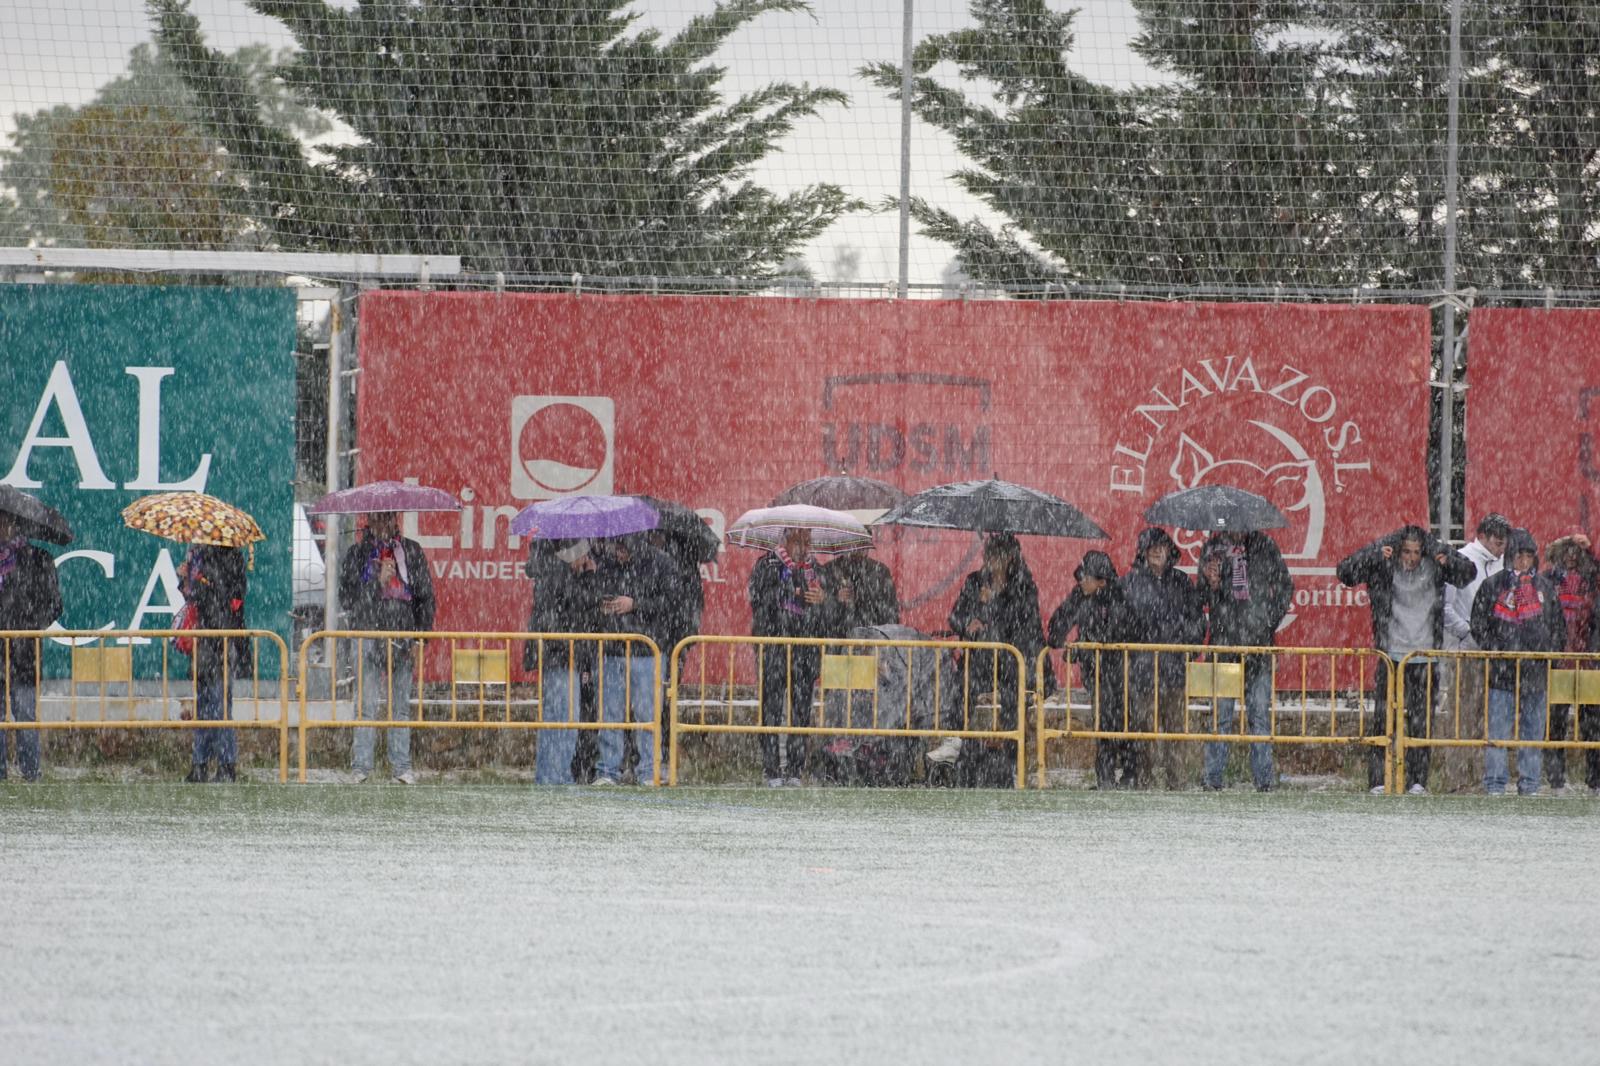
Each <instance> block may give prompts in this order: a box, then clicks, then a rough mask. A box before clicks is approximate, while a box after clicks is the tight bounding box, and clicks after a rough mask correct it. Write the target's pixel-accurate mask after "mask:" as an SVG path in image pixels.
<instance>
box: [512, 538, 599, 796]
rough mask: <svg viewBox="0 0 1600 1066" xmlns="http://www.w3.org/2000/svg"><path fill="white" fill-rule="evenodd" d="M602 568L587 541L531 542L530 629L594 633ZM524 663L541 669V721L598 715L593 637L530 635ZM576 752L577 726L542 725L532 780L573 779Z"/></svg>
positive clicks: (560, 782)
mask: <svg viewBox="0 0 1600 1066" xmlns="http://www.w3.org/2000/svg"><path fill="white" fill-rule="evenodd" d="M598 569H599V567H598V565H597V564H596V563H595V559H594V556H593V555H592V554H590V550H589V542H588V541H587V540H534V541H532V542H531V543H530V544H529V545H528V561H527V562H526V563H525V564H523V573H525V574H526V575H527V576H528V577H530V578H532V579H533V607H532V609H531V610H530V611H529V612H528V632H530V633H593V632H594V631H595V630H596V628H597V625H598V621H599V619H600V617H601V615H600V592H599V584H598V580H597V578H596V576H595V575H596V572H597V570H598ZM522 668H523V669H524V670H527V671H529V672H533V671H537V672H538V674H539V720H540V721H541V722H579V721H593V720H594V711H593V698H594V697H593V690H592V686H591V684H590V682H591V680H592V678H593V675H594V673H595V672H596V669H597V665H596V660H595V645H594V642H593V641H588V640H530V641H528V642H527V643H526V644H524V645H523V646H522ZM577 755H578V730H576V729H541V730H539V739H538V741H537V745H536V747H535V748H534V755H533V783H534V784H536V785H570V784H573V783H574V782H575V781H576V780H577V778H576V776H575V775H574V772H573V765H574V763H575V762H576V761H577Z"/></svg>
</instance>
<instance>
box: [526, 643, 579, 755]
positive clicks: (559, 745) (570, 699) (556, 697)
mask: <svg viewBox="0 0 1600 1066" xmlns="http://www.w3.org/2000/svg"><path fill="white" fill-rule="evenodd" d="M582 684H583V682H582V675H581V674H579V672H578V671H577V670H575V669H573V668H572V667H571V666H569V665H567V664H565V663H563V664H562V665H560V666H555V665H552V664H550V663H546V664H545V667H544V670H543V671H542V672H541V673H540V675H539V720H540V721H542V722H568V721H570V722H577V721H581V720H582V718H583V716H582V714H581V713H580V709H579V703H580V702H581V700H582V696H581V695H580V691H581V689H582ZM577 752H578V731H577V730H576V729H541V730H539V741H538V747H537V748H536V749H535V750H534V756H533V783H534V784H536V785H570V784H572V757H573V756H574V755H576V754H577Z"/></svg>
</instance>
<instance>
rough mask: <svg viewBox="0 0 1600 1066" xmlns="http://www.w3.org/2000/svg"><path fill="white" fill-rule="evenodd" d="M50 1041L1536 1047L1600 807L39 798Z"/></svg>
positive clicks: (1067, 1052) (1440, 1058)
mask: <svg viewBox="0 0 1600 1066" xmlns="http://www.w3.org/2000/svg"><path fill="white" fill-rule="evenodd" d="M0 899H3V900H4V906H5V913H6V916H7V919H8V921H7V923H6V928H5V931H4V932H3V933H0V970H3V972H4V973H5V974H6V975H7V976H6V980H5V984H4V992H3V994H0V1047H3V1048H5V1049H6V1050H5V1052H4V1058H5V1059H6V1060H8V1061H11V1062H18V1063H23V1062H26V1063H89V1062H106V1063H147V1062H148V1063H153V1062H202V1061H207V1062H232V1063H257V1062H259V1063H276V1062H285V1063H290V1062H292V1063H313V1062H384V1063H429V1064H435V1063H520V1062H551V1063H556V1062H559V1063H585V1062H598V1063H608V1064H609V1063H647V1062H648V1063H663V1062H665V1063H700V1062H712V1061H716V1062H736V1063H746V1062H751V1063H754V1062H772V1063H786V1062H860V1063H878V1062H884V1063H944V1062H949V1063H979V1062H996V1063H1009V1062H1050V1063H1056V1062H1092V1063H1130V1064H1139V1066H1149V1064H1154V1063H1177V1062H1186V1063H1187V1062H1218V1063H1254V1062H1319V1063H1320V1062H1326V1063H1348V1062H1396V1063H1430V1062H1450V1063H1465V1062H1488V1061H1494V1060H1501V1059H1506V1060H1510V1059H1514V1060H1515V1061H1526V1062H1571V1063H1576V1062H1587V1061H1594V1055H1595V1054H1596V1048H1597V1047H1600V802H1597V801H1594V800H1588V799H1583V800H1536V801H1519V800H1516V799H1503V800H1488V799H1471V798H1460V797H1439V798H1431V797H1430V798H1421V799H1409V798H1407V799H1388V798H1378V797H1368V796H1364V795H1361V796H1356V795H1349V794H1293V793H1278V794H1274V795H1270V796H1256V795H1254V794H1224V795H1220V796H1213V795H1201V794H1197V793H1184V794H1180V795H1116V794H1113V795H1105V796H1103V795H1097V794H1094V793H1082V792H1053V793H1044V794H1038V793H1023V794H1007V793H958V792H950V791H931V792H930V791H912V792H900V793H869V792H854V791H853V792H845V791H784V792H775V793H767V792H756V791H746V790H723V789H716V790H676V791H668V790H662V791H659V792H646V791H640V790H620V789H619V790H611V791H598V790H593V789H590V790H574V791H533V790H530V789H527V788H518V787H513V786H496V787H474V788H466V787H446V786H439V787H418V788H414V789H402V788H399V787H397V786H383V787H374V786H368V787H361V788H355V787H334V786H301V787H281V786H260V785H241V786H238V787H229V788H221V787H193V786H190V787H183V786H176V785H174V786H153V785H146V786H139V785H124V786H115V785H94V784H83V783H80V784H71V785H46V786H43V787H37V786H36V787H31V788H25V787H22V786H18V785H14V784H13V785H0Z"/></svg>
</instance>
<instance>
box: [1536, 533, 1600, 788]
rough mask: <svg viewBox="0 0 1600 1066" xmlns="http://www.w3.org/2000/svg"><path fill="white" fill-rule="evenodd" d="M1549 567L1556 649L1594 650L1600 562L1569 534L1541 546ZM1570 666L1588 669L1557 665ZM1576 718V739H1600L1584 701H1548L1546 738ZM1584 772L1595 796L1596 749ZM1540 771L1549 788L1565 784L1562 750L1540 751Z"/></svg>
mask: <svg viewBox="0 0 1600 1066" xmlns="http://www.w3.org/2000/svg"><path fill="white" fill-rule="evenodd" d="M1544 554H1545V559H1546V561H1547V562H1548V563H1549V568H1548V569H1546V570H1545V577H1547V578H1549V579H1550V583H1551V584H1552V585H1554V586H1555V587H1556V594H1557V595H1558V596H1559V597H1560V598H1561V614H1562V617H1563V618H1564V619H1565V620H1566V636H1567V639H1566V642H1565V643H1564V644H1563V645H1562V649H1561V650H1562V651H1569V652H1593V651H1600V626H1597V625H1595V615H1594V611H1595V597H1596V595H1600V579H1597V578H1600V560H1596V559H1595V557H1594V549H1593V548H1592V547H1591V546H1590V544H1589V538H1588V537H1587V536H1586V535H1585V534H1583V533H1570V534H1568V535H1567V536H1565V537H1561V538H1558V539H1557V540H1553V541H1551V542H1550V545H1549V546H1548V547H1547V548H1545V552H1544ZM1562 665H1563V666H1565V667H1568V668H1572V669H1593V668H1594V665H1595V664H1594V663H1592V662H1583V661H1581V660H1574V661H1569V662H1566V663H1563V664H1562ZM1574 715H1576V717H1577V731H1578V739H1579V740H1583V741H1589V742H1595V741H1600V707H1597V706H1594V705H1592V704H1590V705H1584V704H1574V705H1569V704H1551V706H1550V738H1551V739H1552V740H1557V739H1562V738H1565V737H1566V735H1567V730H1568V729H1569V728H1570V723H1571V722H1572V718H1573V716H1574ZM1584 761H1585V764H1586V769H1587V771H1588V772H1587V774H1586V775H1585V784H1587V785H1588V786H1589V791H1590V792H1591V793H1594V794H1596V795H1600V748H1590V749H1589V750H1588V751H1586V752H1584ZM1544 775H1545V777H1546V778H1548V779H1549V781H1550V790H1551V791H1552V792H1561V791H1563V790H1564V789H1565V788H1566V787H1567V749H1565V748H1547V749H1545V753H1544Z"/></svg>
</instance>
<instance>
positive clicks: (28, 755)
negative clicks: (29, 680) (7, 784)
mask: <svg viewBox="0 0 1600 1066" xmlns="http://www.w3.org/2000/svg"><path fill="white" fill-rule="evenodd" d="M3 682H4V678H0V683H3ZM10 688H11V720H12V721H13V722H37V721H38V720H39V717H38V707H39V703H38V699H37V696H38V693H37V692H36V691H35V690H34V687H33V686H32V685H12V686H10ZM4 719H5V708H4V707H0V721H4ZM7 732H8V730H4V729H0V781H4V780H5V779H6V733H7ZM17 769H19V770H21V771H22V779H23V780H24V781H37V780H39V731H38V730H37V729H19V730H17Z"/></svg>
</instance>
